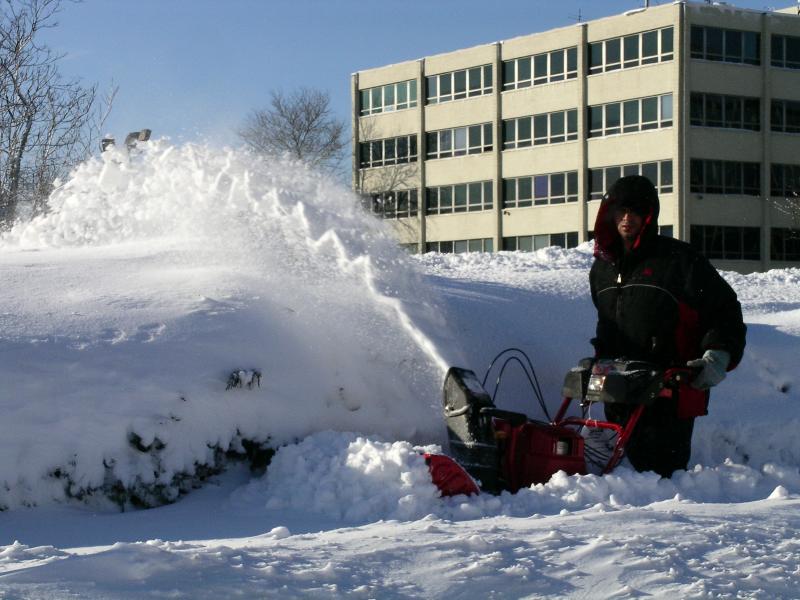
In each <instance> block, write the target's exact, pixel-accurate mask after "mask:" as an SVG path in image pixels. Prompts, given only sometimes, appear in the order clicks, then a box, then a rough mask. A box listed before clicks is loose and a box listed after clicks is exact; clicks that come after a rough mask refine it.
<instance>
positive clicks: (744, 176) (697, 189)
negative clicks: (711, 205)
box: [689, 158, 761, 196]
mask: <svg viewBox="0 0 800 600" xmlns="http://www.w3.org/2000/svg"><path fill="white" fill-rule="evenodd" d="M689 172H690V174H689V179H690V183H689V189H690V191H692V192H694V193H698V194H734V195H746V196H758V195H759V194H760V193H761V165H760V164H759V163H751V162H737V161H729V160H705V159H696V158H693V159H692V161H691V163H690V167H689Z"/></svg>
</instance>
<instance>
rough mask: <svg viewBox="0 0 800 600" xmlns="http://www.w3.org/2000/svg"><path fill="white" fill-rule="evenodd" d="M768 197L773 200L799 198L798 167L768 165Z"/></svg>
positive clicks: (799, 177) (799, 179)
mask: <svg viewBox="0 0 800 600" xmlns="http://www.w3.org/2000/svg"><path fill="white" fill-rule="evenodd" d="M769 175H770V184H769V189H770V192H769V193H770V195H771V196H773V197H775V198H797V197H800V165H779V164H772V165H770V173H769Z"/></svg>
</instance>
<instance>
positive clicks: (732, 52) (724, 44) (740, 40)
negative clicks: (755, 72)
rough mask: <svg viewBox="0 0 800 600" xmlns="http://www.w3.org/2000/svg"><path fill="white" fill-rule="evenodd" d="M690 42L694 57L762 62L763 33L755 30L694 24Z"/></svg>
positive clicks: (737, 61)
mask: <svg viewBox="0 0 800 600" xmlns="http://www.w3.org/2000/svg"><path fill="white" fill-rule="evenodd" d="M690 43H691V50H690V51H691V57H692V58H700V59H703V60H716V61H725V62H730V63H743V64H747V65H760V64H761V34H760V33H756V32H755V31H739V30H738V29H722V28H720V27H701V26H699V25H692V31H691V42H690Z"/></svg>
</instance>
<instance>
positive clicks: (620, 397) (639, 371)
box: [429, 351, 691, 496]
mask: <svg viewBox="0 0 800 600" xmlns="http://www.w3.org/2000/svg"><path fill="white" fill-rule="evenodd" d="M518 352H521V351H518ZM501 354H502V353H501ZM523 355H524V353H523ZM498 356H499V355H498ZM525 358H526V359H527V356H525ZM516 360H517V362H519V364H520V365H523V368H524V364H523V363H522V361H520V360H518V359H516ZM493 364H494V361H493V363H492V365H493ZM527 364H528V366H529V367H530V369H531V374H532V375H533V377H532V378H531V377H529V379H530V380H531V383H532V385H533V387H534V392H535V393H536V395H537V397H538V398H539V401H540V404H541V405H542V408H543V409H544V411H545V414H547V411H546V407H545V406H544V403H543V400H542V397H541V390H539V388H538V381H536V376H535V373H533V368H532V366H531V364H530V360H528V362H527ZM491 368H492V366H490V370H491ZM526 373H527V370H526ZM487 376H488V373H487ZM501 376H502V369H501ZM690 378H691V372H690V371H689V370H688V369H685V368H684V369H668V370H666V371H665V370H662V369H659V368H657V367H655V366H654V365H651V364H649V363H645V362H641V361H628V360H595V359H583V360H581V361H580V363H579V365H578V366H577V367H575V368H573V369H571V370H570V371H569V372H568V373H567V375H566V377H565V379H564V387H563V391H562V394H563V400H562V403H561V407H560V409H559V411H558V413H557V415H556V417H555V418H554V419H552V420H550V421H548V422H542V421H534V420H531V419H529V418H528V417H527V416H526V415H524V414H522V413H517V412H510V411H506V410H502V409H499V408H497V407H496V406H495V403H494V400H493V399H492V397H491V396H490V395H489V394H488V392H487V391H486V390H485V388H484V384H483V383H481V381H479V380H478V378H477V376H476V375H475V373H474V372H472V371H470V370H468V369H462V368H458V367H453V368H451V369H450V370H449V371H448V372H447V375H446V376H445V382H444V392H443V410H444V416H445V421H446V424H447V433H448V441H449V447H450V455H451V456H452V458H453V459H454V460H455V461H456V462H457V463H458V465H460V466H461V467H463V469H464V470H466V472H467V473H469V475H471V476H472V477H473V478H474V479H476V480H477V481H478V482H479V484H480V489H481V490H483V491H486V492H490V493H494V494H498V493H500V492H502V491H503V490H508V491H510V492H512V493H513V492H516V491H518V490H519V489H521V488H523V487H529V486H530V485H532V484H535V483H546V482H547V481H548V480H549V479H550V477H552V475H553V474H555V473H556V472H558V471H564V472H566V473H567V474H570V475H572V474H586V473H587V459H589V461H590V462H592V463H593V464H594V465H597V466H598V468H599V470H600V472H602V473H609V472H611V470H613V469H614V467H616V466H617V464H619V462H620V460H621V459H622V456H623V454H624V451H625V445H626V444H627V442H628V440H630V437H631V435H632V434H633V432H634V430H635V427H636V423H637V422H638V420H639V417H640V415H641V413H642V410H644V407H645V406H647V405H649V404H652V403H653V402H655V401H656V400H657V399H658V398H659V397H666V396H670V395H672V393H673V391H674V390H675V389H677V388H678V387H680V386H686V385H687V384H688V382H689V380H690ZM499 380H500V378H499V377H498V383H499ZM484 383H485V379H484ZM573 400H577V401H578V402H579V405H580V409H581V414H580V416H567V412H568V410H569V408H570V405H571V403H572V401H573ZM595 403H623V404H631V405H634V406H635V408H634V410H633V412H632V413H631V416H630V417H629V418H628V420H627V422H626V423H625V424H624V425H620V424H618V423H612V422H609V421H602V420H597V419H592V418H589V416H588V415H589V414H590V413H589V409H590V407H591V406H592V405H593V404H595ZM547 418H548V419H549V416H548V417H547ZM590 431H594V432H598V431H599V432H602V431H607V432H610V435H611V436H612V437H613V438H614V442H613V447H609V448H608V454H606V455H602V456H601V455H599V454H598V451H597V450H596V449H591V450H590V449H588V448H586V439H585V437H584V435H582V433H586V432H590ZM429 464H430V463H429ZM452 471H453V468H452V467H450V468H448V470H447V472H448V474H449V476H450V480H449V481H450V483H447V482H445V480H444V478H443V477H441V476H440V477H438V478H437V473H436V472H435V471H434V469H433V468H432V467H431V475H432V477H433V480H434V483H435V484H436V485H437V486H438V487H439V489H440V490H441V491H442V495H443V496H445V495H454V494H456V493H469V492H467V491H454V490H466V489H468V488H469V486H465V487H463V486H462V487H461V488H458V487H457V486H456V487H454V486H453V485H452ZM441 472H444V471H441Z"/></svg>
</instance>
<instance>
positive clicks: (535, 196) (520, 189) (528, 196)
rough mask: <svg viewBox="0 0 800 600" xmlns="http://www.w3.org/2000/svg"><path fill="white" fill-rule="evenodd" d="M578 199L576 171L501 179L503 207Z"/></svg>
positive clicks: (538, 204) (522, 206)
mask: <svg viewBox="0 0 800 600" xmlns="http://www.w3.org/2000/svg"><path fill="white" fill-rule="evenodd" d="M577 201H578V172H577V171H569V172H566V173H549V174H547V175H534V176H532V177H514V178H512V179H503V208H525V207H528V206H541V205H544V204H563V203H564V202H577Z"/></svg>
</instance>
